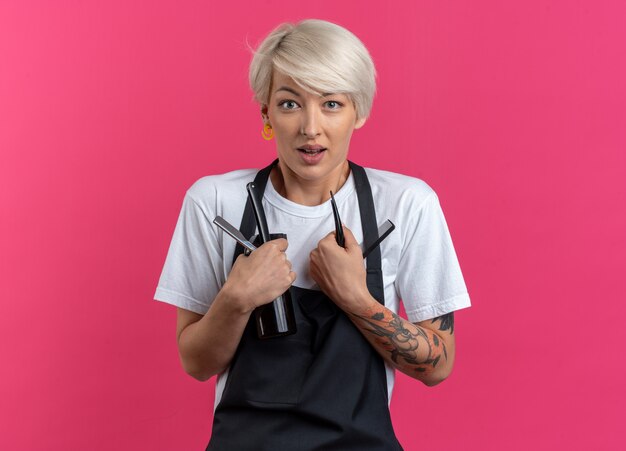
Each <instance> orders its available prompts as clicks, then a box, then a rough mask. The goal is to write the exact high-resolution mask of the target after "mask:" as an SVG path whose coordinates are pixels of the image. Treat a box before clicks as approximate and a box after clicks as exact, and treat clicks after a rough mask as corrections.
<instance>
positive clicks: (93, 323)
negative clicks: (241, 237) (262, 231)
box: [0, 0, 626, 451]
mask: <svg viewBox="0 0 626 451" xmlns="http://www.w3.org/2000/svg"><path fill="white" fill-rule="evenodd" d="M623 5H624V3H623V2H621V1H612V2H611V1H591V0H589V1H582V0H581V1H525V2H503V1H501V0H492V1H467V2H461V1H445V2H435V1H404V2H399V1H396V2H389V4H386V3H378V4H373V3H372V4H367V3H363V2H361V1H346V2H340V4H338V5H337V4H335V3H334V2H331V1H316V2H306V3H304V2H302V3H300V2H294V1H246V2H207V1H204V2H200V1H184V2H175V1H126V0H124V1H121V0H120V1H106V2H96V1H49V2H43V1H42V2H34V1H19V0H14V1H9V0H3V1H2V2H0V152H1V157H2V158H1V162H2V163H1V165H0V207H1V211H2V213H1V215H0V249H1V251H0V274H1V277H2V283H1V284H0V295H1V299H2V315H0V333H1V334H2V335H1V337H0V338H1V342H2V346H0V358H1V359H2V370H1V377H0V390H1V392H0V400H1V401H0V405H1V407H0V424H1V425H2V433H1V434H0V449H11V450H31V449H46V450H74V449H76V450H79V449H81V450H82V449H90V450H111V449H121V450H143V449H152V450H183V449H204V446H205V445H206V442H207V441H208V439H209V435H210V427H211V412H212V404H213V381H211V382H208V383H200V382H197V381H195V380H193V379H192V378H191V377H189V376H187V375H186V374H185V373H184V372H183V370H182V368H181V366H180V363H179V360H178V354H177V349H176V343H175V308H174V307H171V306H168V305H166V304H163V303H159V302H156V301H153V300H152V295H153V294H154V290H155V287H156V284H157V281H158V277H159V275H160V271H161V268H162V265H163V263H164V259H165V256H166V253H167V249H168V246H169V241H170V239H171V235H172V232H173V230H174V225H175V223H176V219H177V216H178V212H179V209H180V206H181V203H182V199H183V195H184V192H185V190H186V189H187V188H188V187H189V186H190V185H191V184H192V183H193V182H194V181H195V180H197V179H198V178H199V177H201V176H203V175H207V174H213V173H220V172H223V171H227V170H231V169H235V168H240V167H260V166H261V165H264V164H266V163H268V162H269V161H270V160H271V159H272V158H273V157H274V155H275V153H274V147H273V145H274V144H273V143H266V142H264V141H263V140H262V139H261V136H260V131H261V121H260V114H259V110H258V107H257V106H256V105H255V104H254V103H253V102H252V101H251V96H252V93H251V91H250V90H249V88H248V86H247V67H248V63H249V59H250V56H249V53H248V52H247V50H246V45H245V40H246V38H247V39H248V40H249V42H250V43H251V44H253V45H255V44H256V43H257V42H258V41H259V39H261V38H262V37H263V36H265V35H266V34H267V33H268V32H269V31H270V30H271V29H272V28H274V26H276V25H277V24H278V23H280V22H282V21H287V20H290V21H297V20H299V19H303V18H307V17H317V18H324V19H327V20H330V21H334V22H337V23H339V24H342V25H344V26H346V27H347V28H348V29H350V30H352V31H353V32H354V33H355V34H357V35H358V36H359V37H360V38H361V39H362V40H363V41H364V43H365V44H366V45H367V46H368V47H369V49H370V51H371V53H372V56H373V58H374V60H375V63H376V65H377V68H378V72H379V91H378V95H377V97H376V99H375V102H374V108H373V113H372V116H371V117H370V120H369V122H368V124H367V125H366V126H365V127H364V128H363V129H361V130H359V131H357V132H356V134H355V135H354V137H353V140H352V146H351V154H350V157H351V158H352V159H354V160H355V161H356V162H358V163H360V164H362V165H366V166H371V167H378V168H381V169H387V170H392V171H397V172H401V173H405V174H409V175H413V176H416V177H420V178H422V179H424V180H426V181H427V182H428V183H429V184H430V185H431V186H432V187H433V188H434V189H435V190H436V191H437V193H438V194H439V197H440V199H441V202H442V206H443V209H444V212H445V214H446V217H447V220H448V223H449V226H450V230H451V233H452V236H453V239H454V243H455V245H456V250H457V253H458V256H459V260H460V262H461V266H462V268H463V272H464V275H465V278H466V282H467V285H468V288H469V291H470V295H471V297H472V301H473V304H474V305H473V307H472V308H471V309H468V310H464V311H461V312H459V313H458V314H457V315H456V329H455V331H456V337H457V343H458V345H457V346H458V351H457V352H458V356H457V363H456V367H455V370H454V372H453V374H452V376H451V377H450V378H449V379H448V380H447V381H446V382H444V383H443V384H441V385H439V386H437V387H434V388H427V387H425V386H423V385H422V384H420V383H419V382H417V381H414V380H410V379H408V378H406V377H404V376H402V375H401V376H400V377H399V381H398V384H397V390H396V392H395V397H394V399H393V402H392V415H393V419H394V422H395V426H396V430H397V434H398V436H399V438H400V439H401V441H402V443H403V444H404V446H405V448H406V449H407V450H421V449H436V450H440V451H442V450H458V449H463V450H527V449H538V450H553V449H563V450H589V449H594V450H609V449H611V450H617V449H625V448H624V447H626V440H625V437H624V426H623V421H624V420H623V419H624V417H625V416H626V411H625V410H626V409H625V407H624V406H625V402H626V393H625V392H626V390H625V387H624V382H625V380H626V378H625V375H626V374H625V373H626V361H625V360H626V358H625V354H626V353H625V352H624V350H623V346H624V343H625V342H626V340H625V339H626V333H625V332H624V326H623V322H624V313H625V310H626V308H625V307H624V293H626V284H625V282H624V279H625V277H624V272H625V269H626V256H625V254H626V252H625V248H626V233H625V232H626V213H625V205H626V202H625V201H626V149H625V147H626V112H625V109H626V81H625V80H626V33H625V32H624V18H625V17H626V7H624V6H623Z"/></svg>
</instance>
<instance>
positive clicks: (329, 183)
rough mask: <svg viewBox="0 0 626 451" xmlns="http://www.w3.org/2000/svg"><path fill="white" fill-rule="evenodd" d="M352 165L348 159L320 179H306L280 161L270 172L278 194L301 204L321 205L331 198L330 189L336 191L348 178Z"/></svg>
mask: <svg viewBox="0 0 626 451" xmlns="http://www.w3.org/2000/svg"><path fill="white" fill-rule="evenodd" d="M349 175H350V165H349V164H348V161H347V160H346V161H345V162H344V164H342V165H341V166H339V167H338V168H337V169H336V170H335V171H333V172H331V173H330V174H328V176H327V177H325V178H323V179H320V180H304V179H302V178H300V177H298V175H297V174H296V173H294V172H292V171H290V170H289V169H288V168H286V169H284V166H283V167H281V164H280V162H279V163H278V165H276V166H274V168H273V169H272V172H271V173H270V178H271V181H272V185H273V186H274V189H275V190H276V192H277V193H278V194H280V195H281V196H283V197H284V198H286V199H289V200H290V201H292V202H295V203H297V204H300V205H306V206H315V205H320V204H323V203H324V202H326V201H327V200H328V199H330V191H332V192H333V193H336V192H337V191H339V190H340V189H341V187H342V186H343V185H344V183H346V180H348V176H349Z"/></svg>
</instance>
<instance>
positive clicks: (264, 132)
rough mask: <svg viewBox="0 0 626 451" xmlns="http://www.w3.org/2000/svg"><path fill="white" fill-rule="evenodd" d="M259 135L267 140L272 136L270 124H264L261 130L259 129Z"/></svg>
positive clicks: (272, 131)
mask: <svg viewBox="0 0 626 451" xmlns="http://www.w3.org/2000/svg"><path fill="white" fill-rule="evenodd" d="M261 136H262V137H263V139H264V140H266V141H269V140H271V139H272V138H273V137H274V129H273V128H272V126H271V125H270V124H265V126H263V130H261Z"/></svg>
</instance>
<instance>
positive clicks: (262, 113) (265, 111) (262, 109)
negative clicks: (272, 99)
mask: <svg viewBox="0 0 626 451" xmlns="http://www.w3.org/2000/svg"><path fill="white" fill-rule="evenodd" d="M261 116H263V119H265V118H267V105H266V104H264V103H262V104H261Z"/></svg>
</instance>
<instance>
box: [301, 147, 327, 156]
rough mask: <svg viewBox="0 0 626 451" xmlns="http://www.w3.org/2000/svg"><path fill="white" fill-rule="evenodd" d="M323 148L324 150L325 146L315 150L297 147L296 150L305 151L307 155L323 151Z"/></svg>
mask: <svg viewBox="0 0 626 451" xmlns="http://www.w3.org/2000/svg"><path fill="white" fill-rule="evenodd" d="M325 150H326V149H325V148H322V149H315V150H312V149H301V148H299V149H298V151H300V152H302V153H305V154H307V155H317V154H318V153H321V152H324V151H325Z"/></svg>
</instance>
